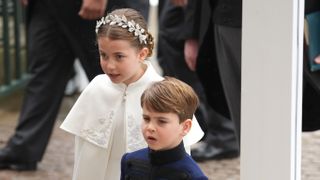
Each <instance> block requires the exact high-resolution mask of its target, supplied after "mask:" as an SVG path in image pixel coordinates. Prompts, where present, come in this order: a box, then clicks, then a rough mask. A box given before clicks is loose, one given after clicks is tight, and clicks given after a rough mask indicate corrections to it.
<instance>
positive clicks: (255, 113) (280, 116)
mask: <svg viewBox="0 0 320 180" xmlns="http://www.w3.org/2000/svg"><path fill="white" fill-rule="evenodd" d="M303 13H304V1H303V0H300V1H299V0H243V26H242V103H241V107H242V110H241V113H242V114H241V123H242V124H241V128H242V129H241V163H240V164H241V168H240V171H241V173H240V174H241V175H240V177H241V180H300V173H301V172H300V171H301V167H300V166H301V163H300V161H301V157H300V156H301V142H300V139H301V106H302V47H303V41H302V40H303V39H302V38H303V17H304V14H303Z"/></svg>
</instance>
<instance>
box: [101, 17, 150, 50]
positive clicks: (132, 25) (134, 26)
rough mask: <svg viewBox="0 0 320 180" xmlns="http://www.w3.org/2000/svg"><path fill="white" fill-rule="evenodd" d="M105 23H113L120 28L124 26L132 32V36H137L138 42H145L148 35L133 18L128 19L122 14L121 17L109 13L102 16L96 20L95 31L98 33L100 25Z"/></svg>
mask: <svg viewBox="0 0 320 180" xmlns="http://www.w3.org/2000/svg"><path fill="white" fill-rule="evenodd" d="M105 24H109V25H110V26H113V25H115V26H119V27H122V28H126V29H128V31H129V32H131V33H133V35H134V36H136V37H139V41H140V44H142V43H143V44H147V36H148V35H147V34H146V31H145V30H144V29H143V28H142V27H140V25H139V24H138V23H136V22H134V21H133V20H131V21H128V20H127V18H126V17H125V16H124V15H122V17H119V16H118V15H112V14H110V15H107V16H105V17H102V18H101V19H100V20H98V21H97V24H96V33H98V30H99V28H100V26H102V25H105Z"/></svg>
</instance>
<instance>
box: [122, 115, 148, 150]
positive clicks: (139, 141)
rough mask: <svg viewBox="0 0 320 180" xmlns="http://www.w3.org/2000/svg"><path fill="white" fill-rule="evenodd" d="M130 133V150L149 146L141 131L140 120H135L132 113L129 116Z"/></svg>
mask: <svg viewBox="0 0 320 180" xmlns="http://www.w3.org/2000/svg"><path fill="white" fill-rule="evenodd" d="M127 123H128V131H129V132H128V135H127V143H128V149H127V150H128V151H129V152H132V151H136V150H138V149H142V148H145V147H147V143H146V142H145V141H144V138H143V136H142V133H141V127H140V122H139V121H137V120H135V118H134V117H133V116H132V115H130V116H129V117H128V121H127Z"/></svg>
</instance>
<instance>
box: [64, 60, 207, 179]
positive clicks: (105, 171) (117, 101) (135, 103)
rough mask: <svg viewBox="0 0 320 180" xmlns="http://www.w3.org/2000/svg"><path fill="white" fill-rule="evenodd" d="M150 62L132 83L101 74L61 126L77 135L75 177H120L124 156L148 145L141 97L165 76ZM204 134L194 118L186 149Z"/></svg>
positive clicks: (187, 137)
mask: <svg viewBox="0 0 320 180" xmlns="http://www.w3.org/2000/svg"><path fill="white" fill-rule="evenodd" d="M147 65H148V68H147V70H146V72H145V73H144V75H143V76H142V77H141V78H140V79H139V80H138V81H136V82H134V83H132V84H130V85H129V86H126V85H124V84H114V83H112V82H111V81H110V79H109V78H108V76H107V75H98V76H96V77H95V78H94V79H93V80H92V81H91V82H90V83H89V85H88V86H87V87H86V88H85V90H84V91H83V92H82V93H81V95H80V96H79V98H78V100H77V101H76V103H75V104H74V106H73V107H72V109H71V110H70V112H69V114H68V115H67V117H66V119H65V120H64V122H63V123H62V125H61V128H62V129H64V130H65V131H67V132H69V133H72V134H74V135H75V136H76V141H75V143H76V144H75V164H74V173H73V179H77V180H82V179H84V180H87V179H95V180H105V179H119V177H120V158H121V156H122V155H123V154H124V153H125V152H132V151H135V150H138V149H141V148H144V147H146V146H147V144H146V143H145V141H144V139H143V136H142V133H141V130H140V125H141V121H142V108H141V106H140V97H141V95H142V93H143V91H144V90H145V89H146V88H147V87H148V86H149V85H150V84H152V83H153V82H156V81H160V80H162V79H163V78H162V77H161V76H160V75H158V74H157V73H156V71H155V70H154V69H153V67H152V65H151V63H149V62H147ZM203 135H204V133H203V131H202V130H201V128H200V126H199V123H198V121H197V120H196V119H195V118H194V120H193V123H192V128H191V130H190V132H189V133H188V134H187V135H186V136H185V137H184V139H183V141H184V144H185V146H186V147H187V150H188V148H190V146H191V145H192V144H194V143H196V142H198V141H199V140H200V139H201V138H202V137H203ZM124 140H125V141H124Z"/></svg>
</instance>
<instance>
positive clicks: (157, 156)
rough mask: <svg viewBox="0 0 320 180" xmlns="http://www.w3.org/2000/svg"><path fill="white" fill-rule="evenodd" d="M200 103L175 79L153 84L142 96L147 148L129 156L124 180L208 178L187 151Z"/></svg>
mask: <svg viewBox="0 0 320 180" xmlns="http://www.w3.org/2000/svg"><path fill="white" fill-rule="evenodd" d="M198 103H199V100H198V97H197V95H196V94H195V92H194V91H193V89H192V88H191V87H190V86H189V85H187V84H185V83H183V82H182V81H180V80H177V79H175V78H170V77H166V78H165V79H164V80H162V81H159V82H156V83H154V84H152V85H151V86H150V87H149V88H147V89H146V90H145V91H144V93H143V94H142V96H141V107H142V108H143V122H142V133H143V136H144V139H145V141H146V142H147V144H148V148H144V149H141V150H138V151H135V152H132V153H126V154H124V155H123V157H122V160H121V179H123V180H124V179H152V180H156V179H175V180H179V179H208V178H207V177H206V176H205V175H204V174H203V172H202V171H201V169H200V168H199V167H198V165H197V164H196V163H195V161H194V160H193V159H192V158H191V157H190V155H188V154H187V153H186V151H185V149H184V145H183V141H182V139H183V137H184V136H185V135H186V134H187V133H188V132H189V130H190V128H191V125H192V120H191V119H192V117H193V114H194V112H195V110H196V108H197V106H198Z"/></svg>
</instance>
